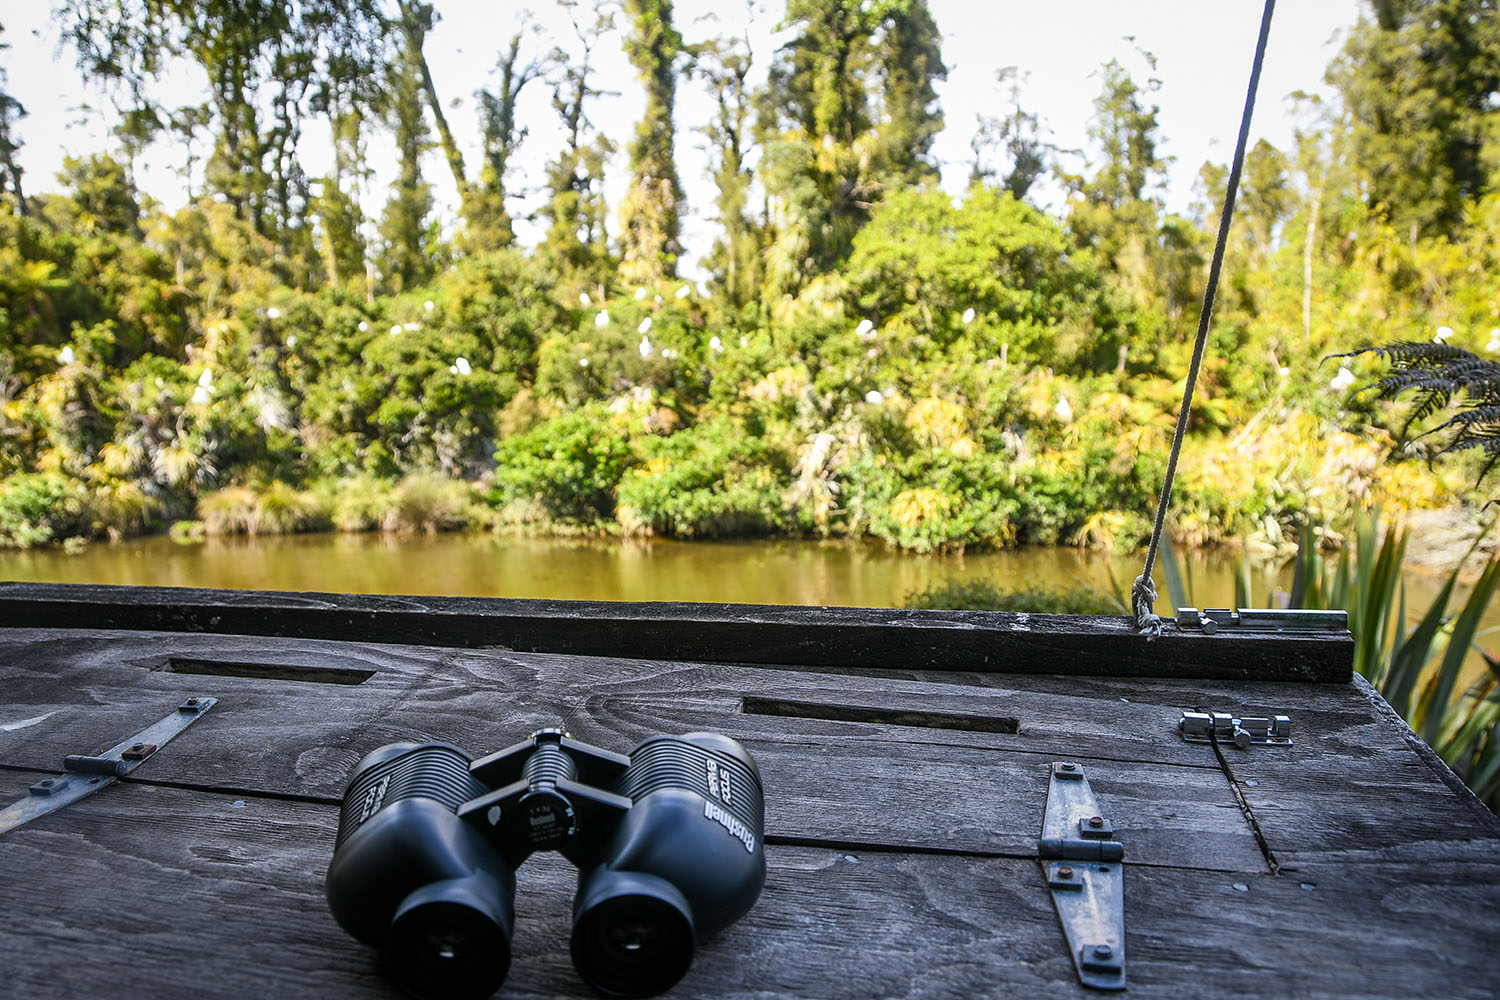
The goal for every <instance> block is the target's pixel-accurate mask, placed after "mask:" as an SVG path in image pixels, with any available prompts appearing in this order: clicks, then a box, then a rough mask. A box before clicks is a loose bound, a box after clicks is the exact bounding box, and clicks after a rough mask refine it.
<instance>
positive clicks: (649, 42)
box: [620, 0, 682, 284]
mask: <svg viewBox="0 0 1500 1000" xmlns="http://www.w3.org/2000/svg"><path fill="white" fill-rule="evenodd" d="M625 15H626V17H628V18H629V19H630V26H629V29H628V30H627V31H626V33H625V53H626V55H628V56H629V57H630V62H631V64H632V65H633V66H635V68H636V70H637V71H638V72H639V73H640V80H641V83H642V84H643V85H644V86H645V88H646V109H645V111H644V112H643V113H642V115H641V121H640V124H639V125H637V126H636V130H635V138H634V140H632V141H631V143H630V170H631V179H630V188H629V189H628V190H627V191H626V192H625V200H624V202H623V203H622V204H621V206H620V225H621V233H620V242H621V245H622V249H623V251H624V254H623V256H624V260H623V261H622V262H621V265H620V276H621V277H622V278H623V279H624V280H625V281H626V282H629V283H633V284H640V283H649V282H653V281H658V280H661V279H663V278H670V277H672V276H674V275H675V274H676V273H677V256H678V254H679V253H680V252H681V249H682V248H681V247H680V246H679V245H678V242H677V221H678V219H677V216H678V207H679V205H680V203H681V201H682V185H681V184H679V183H678V180H677V166H676V163H675V160H674V155H673V150H674V144H675V143H674V138H675V129H674V127H673V125H672V108H673V105H674V103H675V100H676V92H677V60H678V56H679V55H680V54H681V52H682V36H681V35H680V34H679V33H678V32H677V29H676V28H674V27H672V3H671V0H625Z"/></svg>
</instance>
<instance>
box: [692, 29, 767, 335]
mask: <svg viewBox="0 0 1500 1000" xmlns="http://www.w3.org/2000/svg"><path fill="white" fill-rule="evenodd" d="M748 36H749V26H748V24H747V25H746V33H745V37H743V38H717V39H713V40H711V41H708V42H705V43H703V44H702V45H699V46H698V47H697V48H696V50H695V51H694V53H693V63H692V71H693V72H694V73H695V74H696V75H698V76H699V77H701V78H702V79H703V80H704V81H706V82H707V83H708V86H709V89H710V91H711V92H712V96H713V99H714V114H713V117H712V118H710V119H709V122H708V124H707V125H704V126H703V134H704V136H705V137H706V138H707V139H708V141H709V144H710V146H711V148H712V155H713V171H714V189H715V191H716V192H717V195H716V196H715V198H714V207H715V209H716V210H717V211H718V219H719V225H720V226H721V227H723V232H722V234H721V235H720V236H719V238H718V239H716V240H715V241H714V245H713V248H712V249H711V250H710V251H709V253H708V257H707V264H708V268H709V271H710V272H711V273H712V274H713V279H712V281H713V284H714V285H715V286H717V287H718V288H719V290H720V291H721V292H722V293H723V295H724V297H725V300H726V301H727V302H728V304H729V307H730V308H731V309H732V310H734V311H738V310H739V309H741V308H742V307H743V306H744V305H745V304H746V303H748V302H750V301H751V300H752V299H753V298H754V297H755V293H756V288H757V286H758V285H759V282H760V267H759V262H760V261H759V259H760V252H759V251H760V246H759V232H758V227H757V226H756V224H755V221H754V219H752V217H751V215H750V212H749V201H750V181H751V177H750V171H749V169H748V167H747V165H746V157H747V156H748V155H749V153H750V151H751V142H752V139H753V137H752V135H751V128H752V125H753V105H752V101H751V92H750V87H749V84H748V83H747V79H748V77H749V75H750V67H751V64H752V61H753V53H752V50H751V48H750V41H749V37H748Z"/></svg>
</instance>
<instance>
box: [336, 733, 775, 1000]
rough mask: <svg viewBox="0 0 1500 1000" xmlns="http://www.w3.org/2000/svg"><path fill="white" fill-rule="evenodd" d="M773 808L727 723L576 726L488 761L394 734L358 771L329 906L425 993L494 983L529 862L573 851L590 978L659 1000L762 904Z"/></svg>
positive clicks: (402, 980) (577, 918)
mask: <svg viewBox="0 0 1500 1000" xmlns="http://www.w3.org/2000/svg"><path fill="white" fill-rule="evenodd" d="M764 822H765V808H764V802H763V799H762V792H761V783H760V773H759V771H758V770H757V769H756V766H755V762H754V761H753V760H752V759H751V758H750V755H749V754H748V753H747V752H746V751H745V748H744V747H742V746H740V745H739V743H737V742H735V741H734V740H732V739H730V738H729V737H727V736H720V735H717V734H714V733H688V734H686V735H684V736H656V737H652V738H651V739H648V740H646V741H644V742H643V743H641V744H640V745H639V746H637V747H636V748H635V749H634V750H632V751H631V752H630V754H629V755H628V756H625V755H621V754H617V753H612V752H610V751H608V750H602V749H600V748H598V747H593V746H589V745H588V744H586V743H580V742H578V741H577V740H574V739H573V738H572V737H570V736H568V735H567V734H566V733H564V732H562V731H561V730H558V729H544V730H541V731H540V732H537V733H535V734H533V735H532V736H531V737H530V738H529V739H526V740H523V741H522V742H520V743H517V744H516V745H514V746H512V747H509V748H507V749H505V750H501V751H499V752H498V753H493V754H490V755H489V756H488V757H482V758H480V759H479V760H473V759H472V758H470V757H469V755H468V754H466V753H464V752H463V751H462V750H460V749H458V748H457V747H454V746H450V745H448V744H445V743H392V744H390V745H388V746H384V747H381V748H380V749H378V750H375V751H373V752H372V753H370V754H369V755H367V756H366V757H365V758H364V759H363V760H361V761H360V762H359V764H358V765H356V766H355V768H354V771H353V773H352V774H351V775H350V777H349V784H348V787H347V788H346V789H345V791H344V802H343V810H342V813H341V815H340V818H339V831H338V839H337V841H336V843H335V847H334V852H333V861H332V863H331V864H330V865H329V867H328V882H327V893H328V905H329V908H330V909H331V910H332V911H333V916H334V918H335V919H336V920H337V921H338V923H339V926H341V927H343V928H344V930H346V931H348V932H349V933H350V934H351V935H352V936H354V937H355V938H356V939H358V940H359V941H362V942H364V943H365V944H368V945H372V946H374V947H376V948H379V949H381V951H382V954H383V956H384V958H385V961H386V964H387V966H388V968H389V971H390V974H391V975H392V977H393V978H394V979H395V980H396V981H397V982H398V983H399V984H400V985H401V986H402V987H403V988H404V989H406V990H407V992H409V993H411V994H412V995H414V996H417V997H422V998H429V997H443V998H447V997H454V998H459V997H476V998H482V997H487V996H489V995H490V994H491V993H493V992H494V991H495V990H496V989H498V988H499V986H500V984H501V982H503V981H504V979H505V974H506V972H507V971H509V968H510V940H511V933H512V930H513V928H514V924H515V890H516V877H515V871H516V869H517V868H518V867H520V865H521V863H522V862H524V861H525V860H526V858H527V857H528V856H529V855H531V854H532V853H533V852H534V851H542V850H555V851H557V852H558V853H560V854H562V856H563V857H565V858H567V859H568V860H569V861H570V862H572V863H573V865H574V866H575V867H576V868H577V869H578V892H577V894H576V896H575V897H574V901H573V934H572V944H571V951H572V956H573V965H574V967H575V968H576V969H577V970H578V973H579V975H580V976H582V977H583V979H584V980H585V981H587V982H588V983H589V984H590V985H591V986H593V987H594V988H595V989H597V990H599V991H600V992H602V993H606V994H609V995H611V996H622V997H644V996H651V995H653V994H656V993H660V992H661V991H663V990H665V989H667V988H669V987H670V986H672V985H673V984H674V983H676V982H677V981H678V980H679V979H681V978H682V975H683V974H684V973H685V972H686V971H687V969H688V966H689V965H690V964H691V963H692V959H693V951H694V948H695V946H696V943H697V941H699V940H701V939H703V938H705V937H707V936H708V935H711V934H713V933H715V932H717V931H719V930H722V929H723V928H725V927H727V926H729V925H730V924H732V923H734V922H735V921H736V920H738V919H739V918H740V917H742V916H744V915H745V913H746V912H748V911H749V909H750V907H751V906H752V905H754V903H755V900H756V898H757V897H758V896H759V895H760V890H761V886H762V885H763V884H764V883H765V876H766V863H765V854H764V853H763V850H762V844H761V832H762V828H763V826H764Z"/></svg>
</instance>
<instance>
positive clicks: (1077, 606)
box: [902, 577, 1128, 615]
mask: <svg viewBox="0 0 1500 1000" xmlns="http://www.w3.org/2000/svg"><path fill="white" fill-rule="evenodd" d="M902 607H907V608H935V609H944V610H949V611H1030V612H1035V613H1038V614H1053V615H1119V614H1126V613H1128V612H1127V609H1126V608H1125V607H1123V606H1122V605H1121V604H1120V601H1119V599H1118V598H1116V597H1112V596H1111V595H1109V594H1105V593H1103V592H1101V591H1098V590H1094V589H1093V588H1091V587H1083V586H1078V587H1067V588H1062V587H1049V586H1047V585H1045V584H1038V585H1036V586H1031V587H1019V588H1016V589H1013V590H1006V589H1002V588H1001V587H999V586H998V585H996V584H995V583H994V582H993V581H990V580H974V579H968V580H966V579H963V578H961V577H950V578H949V579H947V580H943V581H941V582H939V583H934V584H932V585H930V586H928V587H926V588H924V589H922V590H914V591H912V592H911V593H909V594H907V595H906V597H905V599H903V601H902Z"/></svg>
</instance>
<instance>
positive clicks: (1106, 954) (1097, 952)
mask: <svg viewBox="0 0 1500 1000" xmlns="http://www.w3.org/2000/svg"><path fill="white" fill-rule="evenodd" d="M1114 953H1115V950H1114V949H1113V948H1111V947H1110V946H1109V945H1107V944H1096V945H1094V957H1095V958H1110V957H1112V956H1113V955H1114Z"/></svg>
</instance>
